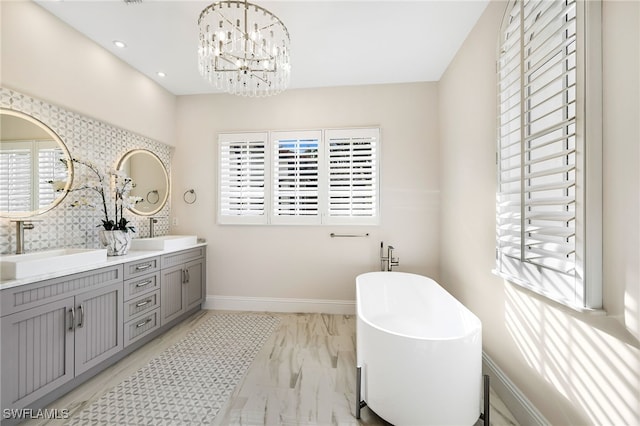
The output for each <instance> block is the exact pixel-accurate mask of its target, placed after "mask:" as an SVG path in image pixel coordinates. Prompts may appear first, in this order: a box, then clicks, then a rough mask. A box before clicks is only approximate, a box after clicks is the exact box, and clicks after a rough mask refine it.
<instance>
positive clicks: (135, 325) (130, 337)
mask: <svg viewBox="0 0 640 426" xmlns="http://www.w3.org/2000/svg"><path fill="white" fill-rule="evenodd" d="M159 326H160V309H156V310H154V311H151V312H149V313H148V314H147V315H143V316H141V317H140V318H136V319H134V320H131V321H129V322H127V323H125V325H124V345H125V346H128V345H130V344H131V343H133V342H135V341H136V340H138V339H140V338H142V337H144V336H146V335H147V334H149V333H151V332H152V331H154V330H155V329H157V328H158V327H159Z"/></svg>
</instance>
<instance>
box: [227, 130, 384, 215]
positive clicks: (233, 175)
mask: <svg viewBox="0 0 640 426" xmlns="http://www.w3.org/2000/svg"><path fill="white" fill-rule="evenodd" d="M379 143H380V130H379V129H377V128H362V129H330V130H309V131H305V130H302V131H279V132H264V133H229V134H220V136H219V140H218V145H219V170H220V176H219V197H218V198H219V211H218V221H219V223H222V224H234V223H235V224H354V225H373V224H377V223H378V219H379V184H378V179H379V172H378V162H379V155H378V152H379Z"/></svg>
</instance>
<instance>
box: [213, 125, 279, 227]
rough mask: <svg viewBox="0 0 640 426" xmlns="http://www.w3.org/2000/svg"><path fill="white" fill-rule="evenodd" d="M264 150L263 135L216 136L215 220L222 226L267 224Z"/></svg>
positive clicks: (265, 150)
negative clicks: (217, 173) (225, 224)
mask: <svg viewBox="0 0 640 426" xmlns="http://www.w3.org/2000/svg"><path fill="white" fill-rule="evenodd" d="M266 147H267V134H266V133H235V134H221V135H220V136H219V139H218V148H219V152H218V155H219V184H218V187H219V191H218V204H219V215H218V217H219V221H220V222H221V223H249V224H260V223H266V219H267V215H266V210H265V208H266V204H265V203H266V197H267V195H266V190H265V183H266V182H267V174H266V173H267V169H266V168H265V163H266V161H267V154H268V151H267V149H266Z"/></svg>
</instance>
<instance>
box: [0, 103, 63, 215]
mask: <svg viewBox="0 0 640 426" xmlns="http://www.w3.org/2000/svg"><path fill="white" fill-rule="evenodd" d="M72 167H73V166H72V164H71V156H70V154H69V151H68V150H67V147H66V146H65V145H64V143H63V142H62V140H61V139H60V138H59V137H58V135H57V134H56V133H55V132H54V131H53V130H51V129H50V128H49V127H48V126H46V125H45V124H44V123H42V122H41V121H39V120H37V119H35V118H33V117H31V116H29V115H27V114H24V113H22V112H19V111H14V110H10V109H5V108H0V216H2V217H29V216H35V215H38V214H42V213H44V212H46V211H48V210H50V209H52V208H54V207H55V206H57V205H58V204H59V203H60V202H61V201H62V200H63V199H64V197H65V196H66V195H67V192H68V190H69V188H70V187H71V183H72V178H73V168H72Z"/></svg>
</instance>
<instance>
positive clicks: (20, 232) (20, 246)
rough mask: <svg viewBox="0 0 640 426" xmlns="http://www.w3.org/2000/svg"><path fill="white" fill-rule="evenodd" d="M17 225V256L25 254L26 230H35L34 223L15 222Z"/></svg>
mask: <svg viewBox="0 0 640 426" xmlns="http://www.w3.org/2000/svg"><path fill="white" fill-rule="evenodd" d="M13 222H15V223H16V254H22V253H24V230H25V229H33V223H31V222H25V221H24V220H15V221H13Z"/></svg>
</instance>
